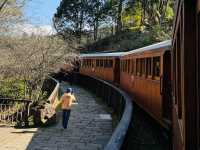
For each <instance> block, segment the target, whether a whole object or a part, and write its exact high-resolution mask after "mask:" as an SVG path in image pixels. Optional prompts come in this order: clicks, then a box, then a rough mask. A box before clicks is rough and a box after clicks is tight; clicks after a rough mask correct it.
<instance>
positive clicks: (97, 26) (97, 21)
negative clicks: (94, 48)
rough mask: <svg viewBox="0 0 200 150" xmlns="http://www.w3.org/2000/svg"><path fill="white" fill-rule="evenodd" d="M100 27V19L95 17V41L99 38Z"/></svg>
mask: <svg viewBox="0 0 200 150" xmlns="http://www.w3.org/2000/svg"><path fill="white" fill-rule="evenodd" d="M98 28H99V20H98V19H95V22H94V41H97V38H98Z"/></svg>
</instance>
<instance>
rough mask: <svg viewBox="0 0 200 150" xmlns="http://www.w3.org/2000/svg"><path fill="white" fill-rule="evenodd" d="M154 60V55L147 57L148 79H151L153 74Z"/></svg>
mask: <svg viewBox="0 0 200 150" xmlns="http://www.w3.org/2000/svg"><path fill="white" fill-rule="evenodd" d="M149 60H150V61H149ZM152 62H153V58H152V57H147V58H146V77H147V78H148V79H151V78H152V75H153V70H152Z"/></svg>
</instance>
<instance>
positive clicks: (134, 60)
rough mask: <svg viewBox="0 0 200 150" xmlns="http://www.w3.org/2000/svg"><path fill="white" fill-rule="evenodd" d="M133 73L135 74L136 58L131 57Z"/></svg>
mask: <svg viewBox="0 0 200 150" xmlns="http://www.w3.org/2000/svg"><path fill="white" fill-rule="evenodd" d="M132 67H133V74H134V75H136V59H133V66H132Z"/></svg>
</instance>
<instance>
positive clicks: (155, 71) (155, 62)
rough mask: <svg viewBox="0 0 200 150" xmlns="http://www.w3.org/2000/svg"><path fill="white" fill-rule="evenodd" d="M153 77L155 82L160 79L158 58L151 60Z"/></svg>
mask: <svg viewBox="0 0 200 150" xmlns="http://www.w3.org/2000/svg"><path fill="white" fill-rule="evenodd" d="M153 77H154V79H156V80H159V79H160V78H159V77H160V57H154V58H153Z"/></svg>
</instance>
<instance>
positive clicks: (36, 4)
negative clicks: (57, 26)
mask: <svg viewBox="0 0 200 150" xmlns="http://www.w3.org/2000/svg"><path fill="white" fill-rule="evenodd" d="M59 4H60V0H28V1H27V2H26V5H25V6H24V8H23V15H24V18H25V21H26V22H25V23H24V24H22V25H17V29H20V30H21V31H22V32H21V33H20V34H23V33H26V34H28V35H29V34H30V35H31V34H43V35H48V34H52V33H55V30H54V29H53V23H52V17H53V15H54V13H55V12H56V9H57V7H58V6H59Z"/></svg>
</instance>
